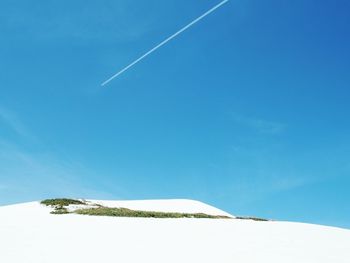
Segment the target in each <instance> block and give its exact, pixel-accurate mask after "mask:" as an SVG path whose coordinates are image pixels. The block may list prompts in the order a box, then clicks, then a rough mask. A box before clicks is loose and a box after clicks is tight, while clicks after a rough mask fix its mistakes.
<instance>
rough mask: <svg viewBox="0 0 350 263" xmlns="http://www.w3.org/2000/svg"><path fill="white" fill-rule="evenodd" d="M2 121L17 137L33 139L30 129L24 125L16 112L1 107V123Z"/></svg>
mask: <svg viewBox="0 0 350 263" xmlns="http://www.w3.org/2000/svg"><path fill="white" fill-rule="evenodd" d="M1 121H2V122H3V123H4V124H5V125H7V126H8V127H10V128H11V129H12V131H14V132H15V133H16V134H17V135H19V136H23V137H26V138H33V136H32V135H31V134H30V133H29V131H28V129H27V128H26V127H25V126H24V125H23V123H22V122H21V121H20V120H19V118H18V117H17V116H16V114H15V113H14V112H12V111H10V110H8V109H5V108H2V107H0V123H1Z"/></svg>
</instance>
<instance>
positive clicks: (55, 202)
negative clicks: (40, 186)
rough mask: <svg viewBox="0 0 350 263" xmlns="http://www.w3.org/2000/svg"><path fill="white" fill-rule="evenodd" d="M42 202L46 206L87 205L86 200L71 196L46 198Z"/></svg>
mask: <svg viewBox="0 0 350 263" xmlns="http://www.w3.org/2000/svg"><path fill="white" fill-rule="evenodd" d="M41 204H43V205H46V206H61V207H64V206H69V205H85V202H83V201H80V200H76V199H69V198H55V199H46V200H43V201H41Z"/></svg>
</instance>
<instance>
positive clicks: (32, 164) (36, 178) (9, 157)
mask: <svg viewBox="0 0 350 263" xmlns="http://www.w3.org/2000/svg"><path fill="white" fill-rule="evenodd" d="M1 126H3V127H7V128H9V129H10V130H11V131H12V132H13V133H14V134H16V135H17V136H18V137H20V138H12V137H11V139H8V138H1V137H0V191H1V192H2V198H1V200H0V204H6V203H12V202H18V201H28V200H31V199H40V198H44V197H52V196H71V197H72V196H75V197H88V198H94V197H95V198H96V197H99V198H108V197H112V194H110V193H109V192H108V191H105V190H103V189H105V187H104V185H103V184H102V183H100V182H96V181H93V182H90V183H86V181H87V180H85V178H86V177H89V178H97V176H96V174H95V173H94V172H93V171H92V170H91V169H90V168H88V167H86V166H85V165H84V164H83V163H82V162H79V161H77V160H72V159H70V158H69V156H67V155H65V156H58V155H57V154H55V152H52V151H47V150H45V151H44V150H38V149H41V148H42V147H37V146H38V145H41V142H40V141H39V140H36V139H34V140H33V138H35V136H33V135H32V134H31V133H30V132H29V131H28V129H27V127H26V126H25V125H24V124H23V122H22V121H21V120H20V118H19V117H18V115H17V114H15V113H14V112H13V111H11V110H8V109H5V108H3V107H0V127H1ZM23 142H26V143H25V145H26V147H23V145H22V143H23ZM46 148H47V147H46ZM101 189H102V190H101ZM114 190H115V189H114Z"/></svg>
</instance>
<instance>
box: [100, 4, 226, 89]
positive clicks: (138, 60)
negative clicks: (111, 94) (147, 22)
mask: <svg viewBox="0 0 350 263" xmlns="http://www.w3.org/2000/svg"><path fill="white" fill-rule="evenodd" d="M228 1H229V0H224V1H222V2H221V3H220V4H217V5H216V6H214V7H213V8H211V9H210V10H209V11H207V12H205V13H204V14H203V15H201V16H200V17H198V18H197V19H195V20H193V21H192V22H191V23H189V24H188V25H187V26H185V27H183V28H182V29H180V30H179V31H177V32H176V33H175V34H173V35H171V36H170V37H168V38H167V39H165V40H164V41H163V42H161V43H160V44H158V45H157V46H155V47H154V48H152V49H151V50H150V51H148V52H147V53H145V54H144V55H142V56H141V57H139V58H138V59H136V60H135V61H134V62H132V63H131V64H129V65H128V66H126V67H125V68H123V69H122V70H120V71H119V72H117V73H116V74H114V75H113V76H112V77H110V78H109V79H107V80H106V81H105V82H103V83H102V84H101V86H104V85H106V84H107V83H109V82H110V81H112V80H113V79H114V78H116V77H118V76H119V75H121V74H123V73H124V72H125V71H127V70H128V69H129V68H131V67H132V66H134V65H135V64H137V63H138V62H140V61H141V60H143V59H144V58H145V57H147V56H148V55H150V54H151V53H153V52H154V51H156V50H157V49H158V48H160V47H162V46H163V45H165V44H166V43H168V42H169V41H170V40H172V39H173V38H175V37H177V36H178V35H180V34H181V33H182V32H184V31H185V30H187V29H188V28H190V27H191V26H193V25H194V24H196V23H197V22H199V21H200V20H202V19H203V18H205V17H206V16H207V15H209V14H211V13H212V12H214V11H215V10H216V9H218V8H219V7H221V6H222V5H224V4H226V3H227V2H228Z"/></svg>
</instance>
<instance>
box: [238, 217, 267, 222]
mask: <svg viewBox="0 0 350 263" xmlns="http://www.w3.org/2000/svg"><path fill="white" fill-rule="evenodd" d="M236 219H243V220H254V221H270V220H268V219H264V218H259V217H252V216H237V217H236Z"/></svg>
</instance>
